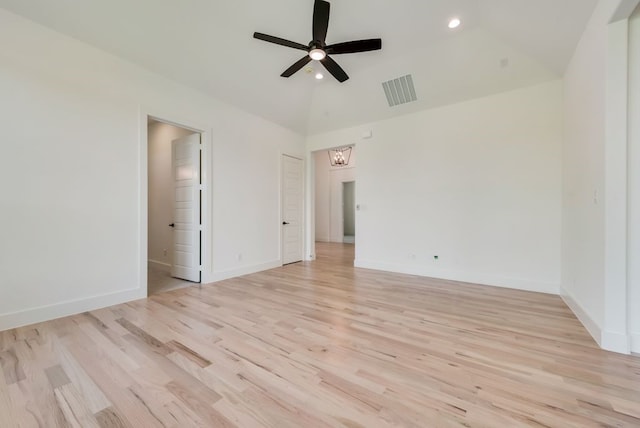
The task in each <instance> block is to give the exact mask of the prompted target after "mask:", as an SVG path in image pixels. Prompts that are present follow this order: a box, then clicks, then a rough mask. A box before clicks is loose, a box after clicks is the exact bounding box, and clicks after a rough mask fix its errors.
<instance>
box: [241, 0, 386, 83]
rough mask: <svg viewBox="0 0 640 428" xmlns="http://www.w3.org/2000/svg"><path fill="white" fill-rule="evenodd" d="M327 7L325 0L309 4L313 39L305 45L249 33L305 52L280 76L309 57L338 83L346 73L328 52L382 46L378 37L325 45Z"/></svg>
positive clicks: (327, 17)
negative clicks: (318, 62)
mask: <svg viewBox="0 0 640 428" xmlns="http://www.w3.org/2000/svg"><path fill="white" fill-rule="evenodd" d="M329 7H330V5H329V2H328V1H324V0H315V4H314V6H313V40H311V41H310V42H309V44H308V45H303V44H301V43H296V42H292V41H289V40H285V39H281V38H280V37H275V36H269V35H267V34H263V33H257V32H256V33H253V37H254V38H256V39H259V40H264V41H265V42H269V43H275V44H276V45H281V46H287V47H290V48H294V49H300V50H302V51H306V52H307V55H305V56H304V57H303V58H301V59H300V60H299V61H297V62H296V63H295V64H293V65H292V66H291V67H289V68H287V69H286V70H285V71H284V72H283V73H282V74H281V76H282V77H291V76H292V75H293V74H294V73H295V72H297V71H298V70H300V69H301V68H302V67H304V66H305V65H307V64H308V63H309V62H310V61H311V60H317V61H320V62H321V63H322V65H323V66H324V68H326V69H327V71H328V72H329V73H331V75H333V77H335V78H336V79H337V80H338V81H339V82H344V81H345V80H347V79H349V76H348V75H347V73H345V71H344V70H343V69H342V67H340V66H339V65H338V63H337V62H335V61H334V60H333V59H332V58H331V57H330V56H329V55H339V54H348V53H357V52H368V51H375V50H379V49H381V48H382V40H381V39H366V40H354V41H351V42H343V43H336V44H333V45H328V46H327V44H326V43H325V39H326V38H327V28H328V27H329Z"/></svg>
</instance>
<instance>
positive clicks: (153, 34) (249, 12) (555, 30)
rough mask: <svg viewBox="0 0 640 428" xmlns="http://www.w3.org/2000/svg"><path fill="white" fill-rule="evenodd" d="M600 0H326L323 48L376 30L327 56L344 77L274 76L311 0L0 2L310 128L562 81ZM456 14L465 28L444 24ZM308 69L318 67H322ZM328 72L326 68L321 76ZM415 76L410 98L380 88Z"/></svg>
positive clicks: (307, 27)
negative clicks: (392, 101)
mask: <svg viewBox="0 0 640 428" xmlns="http://www.w3.org/2000/svg"><path fill="white" fill-rule="evenodd" d="M596 1H597V0H393V1H389V0H333V1H332V2H331V18H330V22H329V31H328V36H327V42H328V43H336V42H341V41H348V40H355V39H362V38H372V37H381V38H382V40H383V48H382V50H381V51H376V52H367V53H359V54H350V55H340V56H339V57H338V56H337V57H335V59H336V60H337V61H338V62H339V63H340V65H341V66H342V67H343V68H344V69H345V71H346V72H347V73H348V74H349V76H350V79H349V80H348V81H347V82H345V83H338V82H337V81H335V80H334V79H332V78H331V77H330V76H327V77H326V78H325V79H323V80H316V79H315V78H314V73H312V72H307V70H301V71H300V72H298V73H297V74H295V75H294V76H293V77H291V78H289V79H285V78H282V77H280V73H281V72H282V71H284V70H285V69H286V68H287V67H288V66H289V65H291V64H292V63H293V62H295V61H297V60H298V59H299V58H300V57H301V54H304V53H303V52H301V51H298V50H294V49H289V48H285V47H281V46H277V45H273V44H268V43H265V42H262V41H259V40H255V39H253V38H252V34H253V32H254V31H259V32H263V33H267V34H272V35H275V36H280V37H282V38H285V39H289V40H293V41H296V42H299V43H302V44H307V43H308V42H309V40H310V39H311V17H312V13H313V0H269V1H265V0H227V1H219V0H181V1H170V0H162V1H158V0H108V1H107V0H102V1H99V0H94V1H87V0H55V1H51V0H29V1H25V0H0V7H3V8H5V9H7V10H9V11H12V12H14V13H17V14H19V15H22V16H24V17H26V18H28V19H31V20H33V21H35V22H38V23H40V24H42V25H45V26H48V27H50V28H52V29H54V30H57V31H59V32H61V33H64V34H67V35H69V36H72V37H75V38H77V39H79V40H81V41H84V42H86V43H89V44H91V45H94V46H96V47H98V48H101V49H103V50H105V51H108V52H110V53H112V54H115V55H117V56H120V57H122V58H125V59H127V60H129V61H131V62H134V63H136V64H138V65H141V66H143V67H145V68H147V69H149V70H152V71H154V72H157V73H159V74H161V75H164V76H166V77H169V78H171V79H174V80H176V81H179V82H181V83H183V84H185V85H188V86H190V87H193V88H195V89H198V90H200V91H203V92H205V93H208V94H210V95H211V96H213V97H215V98H218V99H220V100H222V101H225V102H227V103H229V104H232V105H235V106H237V107H240V108H242V109H244V110H247V111H249V112H252V113H255V114H257V115H260V116H262V117H265V118H266V119H269V120H271V121H273V122H276V123H279V124H281V125H283V126H285V127H288V128H290V129H293V130H295V131H298V132H300V133H302V134H313V133H318V132H323V131H328V130H332V129H337V128H341V127H345V126H351V125H355V124H358V123H363V122H369V121H374V120H382V119H386V118H390V117H393V116H396V115H401V114H406V113H410V112H413V111H417V110H421V109H425V108H430V107H436V106H441V105H446V104H451V103H455V102H459V101H463V100H466V99H471V98H476V97H479V96H484V95H489V94H492V93H496V92H500V91H506V90H511V89H515V88H518V87H522V86H527V85H532V84H536V83H539V82H543V81H547V80H550V79H555V78H559V77H561V76H562V74H563V72H564V70H565V68H566V66H567V64H568V62H569V60H570V58H571V55H572V53H573V51H574V49H575V46H576V43H577V42H578V40H579V38H580V35H581V34H582V31H583V30H584V27H585V25H586V23H587V21H588V19H589V17H590V15H591V13H592V11H593V9H594V6H595V4H596ZM454 16H457V17H460V19H461V20H462V25H461V26H460V27H459V28H457V29H455V30H450V29H448V28H447V23H448V21H449V19H450V18H452V17H454ZM310 67H311V68H313V69H322V66H321V65H320V64H319V63H316V62H312V63H311V64H310ZM325 74H326V73H325ZM406 74H411V75H412V76H413V81H414V83H415V87H416V92H417V98H418V101H416V102H414V103H411V104H405V105H401V106H396V107H393V108H392V107H389V105H388V104H387V101H386V98H385V94H384V91H383V89H382V85H381V83H382V82H383V81H386V80H390V79H394V78H396V77H400V76H403V75H406Z"/></svg>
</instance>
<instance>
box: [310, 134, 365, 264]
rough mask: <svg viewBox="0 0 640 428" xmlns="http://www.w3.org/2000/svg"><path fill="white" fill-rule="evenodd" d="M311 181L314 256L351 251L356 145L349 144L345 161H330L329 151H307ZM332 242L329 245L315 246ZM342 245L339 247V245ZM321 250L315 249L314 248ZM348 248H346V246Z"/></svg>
mask: <svg viewBox="0 0 640 428" xmlns="http://www.w3.org/2000/svg"><path fill="white" fill-rule="evenodd" d="M311 159H312V162H313V169H314V172H313V174H312V177H311V179H312V180H313V189H314V196H313V204H314V217H313V225H312V227H313V228H314V232H315V242H312V244H313V245H314V248H313V250H312V253H313V254H315V255H316V257H318V256H321V255H322V254H321V253H323V252H324V253H325V255H326V252H327V251H337V252H343V251H348V253H349V254H350V253H353V252H354V251H355V247H354V246H355V245H357V237H356V224H357V218H356V217H357V216H356V207H357V205H356V171H357V167H356V159H357V152H356V147H355V146H351V153H350V157H349V160H348V163H347V164H343V165H337V163H336V164H334V162H331V151H330V150H329V149H326V150H320V151H316V152H313V153H312V154H311ZM316 243H332V245H320V246H319V245H316ZM343 246H344V247H345V248H344V249H342V247H343ZM320 247H321V248H322V249H323V251H321V252H318V251H317V250H318V248H320ZM346 247H350V248H346Z"/></svg>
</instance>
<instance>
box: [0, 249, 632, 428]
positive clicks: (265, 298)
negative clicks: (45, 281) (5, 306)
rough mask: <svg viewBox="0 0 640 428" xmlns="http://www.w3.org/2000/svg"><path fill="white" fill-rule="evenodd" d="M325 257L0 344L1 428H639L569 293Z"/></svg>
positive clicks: (627, 380)
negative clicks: (566, 297) (364, 266)
mask: <svg viewBox="0 0 640 428" xmlns="http://www.w3.org/2000/svg"><path fill="white" fill-rule="evenodd" d="M318 250H319V251H318V252H319V258H318V261H316V262H313V263H299V264H294V265H289V266H286V267H283V268H280V269H274V270H270V271H267V272H262V273H258V274H254V275H249V276H245V277H242V278H236V279H232V280H227V281H223V282H219V283H216V284H211V285H205V286H203V287H202V289H198V288H197V287H190V288H184V289H180V290H175V291H171V292H168V293H164V294H160V295H156V296H153V297H151V298H149V299H146V300H140V301H136V302H133V303H129V304H124V305H119V306H114V307H111V308H107V309H103V310H98V311H93V312H91V313H86V314H81V315H77V316H73V317H68V318H63V319H60V320H56V321H51V322H46V323H42V324H38V325H33V326H30V327H25V328H20V329H16V330H10V331H6V332H2V333H0V365H1V370H0V427H3V428H5V427H14V426H26V427H30V426H34V427H35V426H39V427H56V426H79V427H93V426H101V427H120V426H126V427H135V428H138V427H155V426H165V427H181V428H184V427H191V426H201V427H231V426H238V427H262V426H265V427H278V428H280V427H304V428H310V427H348V428H354V427H367V428H369V427H387V426H403V427H421V428H424V427H462V426H464V427H519V426H534V427H563V428H564V427H622V426H629V427H631V426H640V359H638V358H635V357H628V356H622V355H616V354H612V353H608V352H603V351H601V350H599V349H598V348H597V346H596V345H595V344H594V342H593V341H592V339H591V338H590V337H589V335H588V334H587V332H586V331H585V330H584V328H583V327H582V326H581V325H580V323H579V322H578V321H577V320H576V318H575V317H574V316H573V315H572V314H571V312H570V311H569V309H568V308H567V307H566V306H565V305H564V304H563V302H562V301H561V300H560V298H558V297H557V296H551V295H544V294H535V293H528V292H522V291H514V290H506V289H500V288H492V287H484V286H476V285H468V284H459V283H455V282H450V281H441V280H431V279H425V278H418V277H413V276H407V275H396V274H389V273H382V272H375V271H370V270H361V269H354V268H353V267H351V266H350V264H351V262H352V260H353V246H351V245H341V244H319V245H318Z"/></svg>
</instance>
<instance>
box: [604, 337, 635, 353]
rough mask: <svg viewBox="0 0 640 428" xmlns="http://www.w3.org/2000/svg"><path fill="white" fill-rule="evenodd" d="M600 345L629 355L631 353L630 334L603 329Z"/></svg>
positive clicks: (608, 349)
mask: <svg viewBox="0 0 640 428" xmlns="http://www.w3.org/2000/svg"><path fill="white" fill-rule="evenodd" d="M600 347H601V348H602V349H604V350H606V351H611V352H617V353H619V354H627V355H628V354H630V353H631V338H630V337H629V335H628V334H624V333H618V332H615V331H603V332H602V343H601V344H600Z"/></svg>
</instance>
